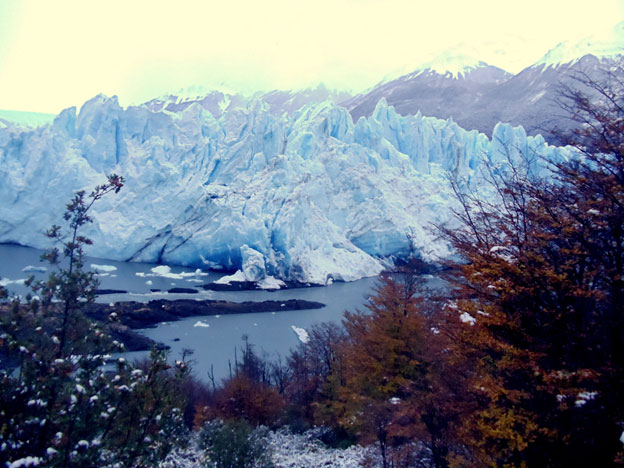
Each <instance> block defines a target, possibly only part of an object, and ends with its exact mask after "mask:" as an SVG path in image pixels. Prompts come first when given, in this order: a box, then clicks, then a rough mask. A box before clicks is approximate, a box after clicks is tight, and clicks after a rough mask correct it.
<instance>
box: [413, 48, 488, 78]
mask: <svg viewBox="0 0 624 468" xmlns="http://www.w3.org/2000/svg"><path fill="white" fill-rule="evenodd" d="M488 66H489V65H488V64H487V63H485V62H483V61H482V60H478V59H476V58H474V57H472V56H470V55H467V54H465V53H462V52H460V51H457V50H453V49H451V50H448V51H445V52H443V53H442V54H439V55H438V56H436V57H435V58H433V59H432V60H429V61H428V62H425V63H423V64H421V65H420V66H419V67H418V68H417V69H416V70H415V71H414V72H412V73H410V74H409V75H407V77H406V78H407V79H410V78H415V77H416V76H419V75H421V74H423V73H426V72H434V73H437V74H439V75H445V76H447V77H449V78H453V79H456V80H457V79H460V78H465V77H466V76H467V75H468V74H469V73H470V72H471V71H473V70H476V69H477V68H482V67H488Z"/></svg>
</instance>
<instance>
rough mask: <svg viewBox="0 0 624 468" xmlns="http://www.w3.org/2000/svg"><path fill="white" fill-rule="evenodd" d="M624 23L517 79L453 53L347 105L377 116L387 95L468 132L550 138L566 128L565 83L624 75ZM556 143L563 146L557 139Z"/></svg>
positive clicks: (552, 55)
mask: <svg viewBox="0 0 624 468" xmlns="http://www.w3.org/2000/svg"><path fill="white" fill-rule="evenodd" d="M623 64H624V22H623V23H620V24H618V25H617V26H616V27H615V28H614V29H613V30H612V31H610V32H609V33H608V34H606V35H605V36H604V37H602V38H600V37H599V38H589V39H585V40H583V41H580V42H577V43H561V44H559V45H558V46H556V47H555V48H553V49H552V50H550V51H549V52H548V53H547V54H546V55H545V56H544V57H543V58H542V59H540V60H539V61H538V62H536V63H535V64H534V65H532V66H530V67H528V68H526V69H524V70H523V71H521V72H520V73H518V74H516V75H511V74H508V73H506V72H503V71H502V70H500V69H497V68H496V67H490V66H488V65H487V64H484V63H483V62H479V61H477V60H474V59H472V60H471V59H469V58H467V57H464V56H461V55H459V54H458V55H457V56H454V55H453V54H450V58H447V57H445V56H442V57H441V58H440V60H436V61H435V63H432V64H424V65H422V66H421V67H419V68H418V69H417V70H415V71H414V72H412V73H410V74H408V75H405V76H402V77H400V78H398V79H396V80H393V81H390V82H387V83H383V84H381V85H379V86H377V87H375V88H373V89H372V90H371V91H369V92H368V93H366V94H363V95H359V96H355V97H354V98H352V99H350V100H349V101H346V102H345V103H344V105H345V106H346V107H347V108H348V109H349V110H350V112H351V114H352V115H353V117H354V119H357V118H359V117H360V116H368V115H370V114H371V112H372V110H373V108H374V106H375V103H376V102H377V101H378V100H379V99H380V98H381V97H385V98H386V99H387V101H388V103H389V104H390V105H392V106H394V107H395V108H396V109H397V111H398V112H399V113H401V114H403V115H407V114H415V113H416V112H418V111H421V112H422V113H423V114H425V115H430V116H434V117H438V118H445V119H446V118H452V119H453V120H454V121H455V122H457V123H459V125H460V126H462V127H464V128H466V129H477V130H479V131H481V132H483V133H485V134H487V135H492V131H493V129H494V127H495V126H496V124H497V123H498V122H507V123H511V124H512V125H522V126H523V127H524V128H525V129H526V130H527V133H528V134H530V135H536V134H538V133H542V134H544V135H547V137H548V134H549V132H550V131H552V130H553V129H554V127H562V126H563V127H566V125H571V122H565V120H562V117H563V116H562V112H561V110H560V109H559V108H558V107H557V106H556V105H555V101H556V99H557V96H558V95H559V93H560V91H561V84H564V85H568V86H572V87H575V86H578V82H577V81H575V79H574V77H575V76H578V73H579V72H582V73H585V74H586V75H587V76H588V77H589V78H590V79H593V80H596V81H597V82H600V81H601V79H602V78H603V77H604V70H614V69H617V68H619V73H624V69H623V67H622V65H623ZM550 141H551V142H555V143H556V142H557V140H556V139H554V137H553V138H552V139H551V140H550Z"/></svg>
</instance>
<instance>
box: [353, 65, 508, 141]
mask: <svg viewBox="0 0 624 468" xmlns="http://www.w3.org/2000/svg"><path fill="white" fill-rule="evenodd" d="M511 76H512V75H511V74H510V73H508V72H506V71H504V70H502V69H500V68H498V67H494V66H491V65H488V64H487V63H485V62H483V61H480V60H477V59H475V58H472V57H469V56H467V55H464V54H460V53H446V54H442V55H441V56H439V57H437V58H435V59H434V60H432V61H429V62H426V63H424V64H423V65H421V66H420V67H418V68H417V69H416V70H414V71H413V72H411V73H409V74H407V75H404V76H401V77H399V78H397V79H395V80H392V81H390V82H387V83H383V84H381V85H379V86H377V87H375V88H373V90H371V91H370V92H368V93H367V94H364V95H360V96H356V97H354V98H352V99H350V100H348V101H346V102H344V103H343V105H344V106H345V107H347V108H348V109H349V110H350V112H351V115H352V116H353V118H354V119H356V120H357V119H358V118H359V117H361V116H368V115H370V114H371V112H372V111H373V109H374V108H375V105H376V104H377V102H378V101H379V99H381V98H382V97H383V98H385V99H386V100H387V101H388V103H389V104H390V105H392V106H394V107H395V108H396V110H397V111H398V112H399V113H400V114H402V115H409V114H416V113H418V112H421V113H422V114H424V115H429V116H434V117H438V118H442V119H448V118H453V120H454V121H456V122H458V123H459V124H460V125H461V126H462V127H464V128H468V129H472V128H477V129H480V125H479V121H478V120H477V119H475V118H474V113H475V108H478V107H479V101H480V100H481V99H482V98H483V96H484V95H486V94H487V93H488V92H490V90H491V89H492V88H493V87H494V86H496V85H497V84H499V83H502V82H504V81H506V80H507V79H509V78H510V77H511ZM490 131H491V129H490Z"/></svg>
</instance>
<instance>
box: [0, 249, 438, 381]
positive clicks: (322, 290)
mask: <svg viewBox="0 0 624 468" xmlns="http://www.w3.org/2000/svg"><path fill="white" fill-rule="evenodd" d="M41 253H42V251H41V250H38V249H33V248H29V247H22V246H18V245H11V244H0V284H3V285H5V286H6V287H7V288H8V289H9V290H10V291H11V292H12V293H14V294H20V295H24V294H26V293H27V292H28V290H27V288H26V287H25V286H24V285H23V280H24V279H25V278H26V277H27V276H28V275H30V274H33V275H34V276H35V277H36V278H45V277H46V276H47V274H48V273H49V272H50V268H49V265H48V264H47V263H45V262H41V261H40V256H41ZM91 265H97V266H96V267H95V268H97V271H98V272H100V276H99V279H100V288H101V289H120V290H125V291H128V294H106V295H102V296H99V297H98V298H97V301H98V302H107V303H110V302H117V301H138V302H148V301H150V300H153V299H181V298H185V299H213V300H228V301H234V302H244V301H264V300H288V299H305V300H309V301H316V302H321V303H323V304H325V305H326V306H325V307H323V308H322V309H312V310H298V311H286V312H264V313H251V314H234V315H222V316H197V317H190V318H188V319H184V320H180V321H176V322H170V323H161V324H159V325H158V326H157V327H155V328H149V329H145V330H141V333H143V334H144V335H146V336H148V337H149V338H151V339H153V340H155V341H158V342H161V343H164V344H166V345H168V346H170V347H171V352H170V356H169V357H170V359H171V360H175V359H180V356H181V353H182V350H183V349H185V348H186V349H192V350H193V351H194V354H193V356H192V359H193V360H194V363H193V369H194V373H195V374H196V375H197V377H199V378H201V379H202V380H206V381H207V376H208V372H209V371H210V369H211V366H213V369H214V375H215V377H216V378H217V379H221V378H224V377H227V376H228V375H229V364H228V362H230V363H231V364H232V366H233V365H234V359H235V349H236V348H238V356H240V355H241V354H240V347H241V346H242V345H243V341H242V337H243V335H246V336H247V337H248V338H249V343H251V344H253V345H254V349H255V351H256V352H258V354H260V355H262V356H266V357H268V358H277V356H281V358H282V359H284V358H285V357H286V356H287V355H288V354H289V352H290V350H291V349H292V348H294V347H296V346H297V345H298V343H299V338H298V336H297V334H296V333H295V331H294V329H293V328H292V327H293V326H294V327H297V328H303V329H308V328H309V327H310V326H311V325H313V324H315V323H320V322H329V321H333V322H336V323H339V322H340V321H341V320H342V318H343V314H344V312H345V310H350V311H354V310H356V309H359V310H362V309H363V308H364V306H365V304H366V302H367V300H368V298H369V297H370V295H371V294H372V293H373V289H374V287H375V285H376V284H377V278H375V277H372V278H364V279H362V280H359V281H354V282H351V283H338V282H337V283H334V284H332V285H329V286H323V287H310V288H297V289H286V290H278V291H235V292H230V291H204V290H202V289H201V288H199V286H200V285H202V284H205V283H209V282H211V281H215V280H216V279H218V278H220V277H222V276H224V274H223V273H218V272H209V271H207V272H201V273H200V274H196V270H194V269H190V268H185V267H180V266H171V267H170V272H168V273H165V274H164V275H163V274H157V273H154V272H153V271H152V269H153V268H156V267H158V266H159V265H157V264H153V263H128V262H119V261H114V260H107V259H101V258H94V257H87V261H86V262H85V266H86V267H87V268H91ZM42 267H47V270H46V271H38V269H39V268H42ZM161 271H162V268H160V269H158V270H157V272H161ZM441 285H442V282H441V280H440V279H438V278H437V277H431V276H427V283H426V286H427V287H430V288H437V287H440V286H441ZM174 287H178V288H180V287H184V288H193V287H195V288H197V289H198V290H199V291H200V292H199V293H198V294H169V293H165V292H160V293H159V292H151V291H150V289H161V290H163V291H164V290H168V289H171V288H174ZM145 355H147V352H136V353H126V357H127V358H140V357H143V356H145Z"/></svg>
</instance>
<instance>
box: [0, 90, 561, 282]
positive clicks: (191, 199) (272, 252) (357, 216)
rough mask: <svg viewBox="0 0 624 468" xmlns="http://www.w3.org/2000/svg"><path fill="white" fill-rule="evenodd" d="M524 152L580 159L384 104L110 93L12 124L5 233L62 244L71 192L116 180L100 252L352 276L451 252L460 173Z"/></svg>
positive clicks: (268, 271)
mask: <svg viewBox="0 0 624 468" xmlns="http://www.w3.org/2000/svg"><path fill="white" fill-rule="evenodd" d="M510 151H511V152H512V153H514V154H516V153H517V154H518V155H520V154H522V153H524V154H529V153H531V154H532V153H535V154H539V155H541V156H543V157H544V158H545V159H551V160H553V159H561V158H565V157H568V156H569V154H568V153H569V152H570V150H569V149H566V148H558V147H552V146H548V145H547V144H546V143H545V141H544V139H543V138H542V137H541V136H536V137H528V136H527V135H526V132H525V131H524V129H522V127H512V126H510V125H506V124H498V125H497V126H496V127H495V129H494V131H493V134H492V138H491V139H489V138H488V137H487V136H486V135H484V134H482V133H478V132H477V131H474V130H473V131H466V130H464V129H462V128H460V127H459V126H458V125H457V124H456V123H454V122H453V121H452V120H440V119H436V118H430V117H424V116H422V115H421V114H420V113H418V114H416V115H409V116H401V115H399V114H397V112H395V110H394V108H392V107H390V106H388V105H387V103H386V101H385V100H384V99H382V100H380V101H379V103H378V104H377V106H376V108H375V111H374V112H373V114H372V115H371V116H370V117H368V118H365V117H361V118H360V119H359V120H358V121H357V122H353V120H352V118H351V115H350V114H349V112H348V111H347V110H346V109H345V108H341V107H339V106H337V105H336V104H334V103H332V102H329V101H327V102H322V103H315V104H310V105H307V106H304V107H303V108H301V109H299V110H298V111H296V112H294V113H292V114H288V113H283V114H282V115H276V114H275V113H272V112H270V108H269V105H268V104H267V103H266V102H263V101H262V100H260V99H256V100H251V101H250V102H246V103H244V104H243V105H241V106H239V107H232V106H230V107H228V108H227V109H226V110H224V111H223V112H222V113H221V114H220V115H219V116H218V117H217V116H215V115H213V114H212V113H211V112H210V111H209V110H207V109H206V108H204V107H202V105H201V103H199V102H194V103H192V104H190V105H188V106H186V107H185V108H184V109H181V110H179V111H169V110H166V109H161V110H154V109H153V108H150V107H149V106H147V105H139V106H130V107H127V108H122V107H121V106H120V105H119V103H118V101H117V99H116V98H115V97H106V96H103V95H99V96H96V97H95V98H93V99H91V100H89V101H87V102H86V103H85V104H84V105H83V106H82V107H81V109H80V111H79V112H77V110H76V108H69V109H66V110H64V111H63V112H61V113H60V114H59V115H58V116H57V117H56V118H55V119H54V121H53V122H52V123H51V124H49V125H44V126H41V127H37V128H24V127H19V126H15V125H11V124H10V123H9V124H8V125H5V126H4V127H2V128H0V242H2V243H18V244H22V245H26V246H33V247H38V248H46V247H49V242H50V241H49V240H48V239H47V238H46V237H45V236H44V232H45V231H46V230H47V229H48V228H49V227H50V226H51V225H52V224H55V223H56V224H58V223H59V222H60V220H61V219H62V214H63V211H64V207H65V203H66V202H67V201H68V200H69V199H70V197H71V196H72V194H73V192H75V191H76V190H80V189H85V190H87V191H89V190H90V189H91V188H93V187H94V186H95V185H97V184H100V183H102V182H103V181H104V180H105V175H106V174H109V173H117V174H119V175H122V176H124V177H125V179H126V185H125V187H124V188H123V189H122V190H121V192H120V193H119V194H118V195H114V196H108V197H106V198H104V199H103V200H101V201H100V202H98V204H96V205H94V211H93V219H94V223H93V224H92V225H91V226H89V228H88V229H87V231H86V232H85V234H86V235H88V236H89V237H91V238H92V239H93V241H94V245H93V246H91V247H90V248H89V250H88V254H90V255H93V256H97V257H102V258H109V259H114V260H125V261H146V262H157V263H163V264H176V265H185V266H192V267H199V268H207V267H210V268H214V269H222V270H226V271H236V270H241V274H242V275H243V276H245V278H247V279H249V280H257V281H261V280H263V279H267V278H268V279H269V280H271V279H272V278H279V279H282V280H289V281H298V282H304V283H314V284H327V283H329V282H331V281H335V280H338V281H353V280H357V279H359V278H362V277H366V276H374V275H377V274H378V273H379V272H380V271H382V269H383V268H384V267H386V266H387V265H388V264H390V263H392V261H393V260H395V259H397V258H405V257H409V256H417V257H419V258H421V259H423V260H425V261H436V260H439V259H441V258H447V257H448V256H449V255H452V251H451V249H450V247H449V245H448V244H447V242H446V241H445V240H444V239H441V238H440V237H439V235H438V234H437V232H436V230H435V229H434V228H433V225H436V224H438V225H439V224H445V223H453V219H454V218H453V214H452V210H453V209H454V208H456V207H457V202H456V200H455V197H454V195H453V192H452V190H451V187H450V184H449V182H448V175H449V174H452V175H453V176H456V177H460V178H462V179H463V180H465V181H466V183H467V184H470V186H471V187H473V188H476V189H477V190H481V186H485V184H484V181H483V177H482V175H481V171H480V168H481V167H482V166H483V163H484V162H485V161H489V162H490V163H491V164H493V165H494V166H495V167H501V168H502V167H503V166H504V165H505V164H508V162H509V153H510ZM483 190H485V188H484V189H483ZM484 193H485V192H484Z"/></svg>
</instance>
